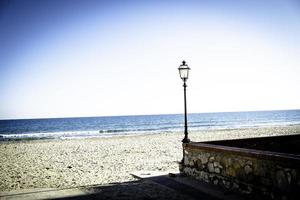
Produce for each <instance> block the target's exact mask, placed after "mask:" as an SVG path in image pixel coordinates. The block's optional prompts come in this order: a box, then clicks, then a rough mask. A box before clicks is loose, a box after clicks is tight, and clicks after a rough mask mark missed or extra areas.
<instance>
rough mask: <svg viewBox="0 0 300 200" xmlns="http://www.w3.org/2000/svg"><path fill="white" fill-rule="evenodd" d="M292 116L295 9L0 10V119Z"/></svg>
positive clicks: (79, 6) (299, 81) (299, 28)
mask: <svg viewBox="0 0 300 200" xmlns="http://www.w3.org/2000/svg"><path fill="white" fill-rule="evenodd" d="M183 59H185V60H186V61H187V64H188V65H189V66H190V67H191V74H190V79H189V80H188V111H189V112H219V111H220V112H221V111H241V110H272V109H299V108H300V92H299V91H300V90H299V87H300V78H299V77H300V3H299V1H297V0H294V1H293V0H278V1H276V0H270V1H267V0H266V1H260V0H257V1H243V0H240V1H233V0H232V1H226V0H225V1H224V0H222V1H221V0H220V1H189V0H187V1H130V0H128V1H87V0H82V1H79V0H72V1H71V0H53V1H52V0H51V1H50V0H43V1H38V0H37V1H32V0H26V1H6V0H2V1H0V119H7V118H41V117H75V116H103V115H104V116H105V115H134V114H164V113H182V112H183V93H182V92H183V91H182V82H181V80H180V78H179V75H178V70H177V68H178V66H179V65H180V63H181V61H182V60H183Z"/></svg>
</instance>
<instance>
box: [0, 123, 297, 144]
mask: <svg viewBox="0 0 300 200" xmlns="http://www.w3.org/2000/svg"><path fill="white" fill-rule="evenodd" d="M289 125H300V122H299V121H294V122H279V121H269V122H265V121H260V122H257V123H249V124H247V123H232V124H231V123H227V124H226V123H221V124H205V123H204V124H201V123H199V124H197V123H189V130H190V131H193V132H196V131H201V130H222V129H238V128H251V127H267V126H289ZM178 131H183V124H181V125H178V124H176V125H174V124H169V126H160V125H157V126H153V127H151V128H150V127H143V128H142V127H140V128H136V127H135V128H127V129H120V128H119V129H103V130H82V131H58V132H31V133H14V134H5V133H4V134H3V133H1V134H0V141H8V140H35V139H74V138H101V137H114V136H120V135H124V136H126V135H146V134H153V133H167V132H178Z"/></svg>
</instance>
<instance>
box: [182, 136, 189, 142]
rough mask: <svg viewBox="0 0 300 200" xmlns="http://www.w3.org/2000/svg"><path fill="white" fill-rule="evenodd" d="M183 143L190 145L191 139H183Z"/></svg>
mask: <svg viewBox="0 0 300 200" xmlns="http://www.w3.org/2000/svg"><path fill="white" fill-rule="evenodd" d="M181 142H182V143H190V142H191V140H190V139H189V138H186V137H185V138H183V140H182V141H181Z"/></svg>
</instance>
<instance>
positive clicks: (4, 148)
mask: <svg viewBox="0 0 300 200" xmlns="http://www.w3.org/2000/svg"><path fill="white" fill-rule="evenodd" d="M287 134H300V126H286V127H267V128H249V129H236V130H214V131H201V132H193V131H190V134H189V136H190V139H191V140H192V141H211V140H222V139H233V138H249V137H262V136H271V135H287ZM182 138H183V134H182V133H164V134H153V135H143V136H123V137H113V138H92V139H70V140H32V141H10V142H0V191H11V190H19V189H28V188H68V187H75V186H83V185H91V184H107V183H113V182H125V181H132V180H135V179H134V178H133V177H132V176H131V175H130V173H131V172H134V171H139V170H143V171H167V172H168V171H178V164H177V162H178V161H180V160H181V158H182V148H181V140H182Z"/></svg>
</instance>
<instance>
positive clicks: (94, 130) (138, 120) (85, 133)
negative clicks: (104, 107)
mask: <svg viewBox="0 0 300 200" xmlns="http://www.w3.org/2000/svg"><path fill="white" fill-rule="evenodd" d="M290 125H300V110H280V111H251V112H218V113H192V114H188V128H189V131H190V132H199V134H201V131H203V130H216V129H219V130H221V129H239V128H251V127H268V126H290ZM183 129H184V116H183V114H167V115H166V114H164V115H136V116H109V117H75V118H49V119H16V120H0V141H6V140H20V139H21V140H22V139H74V138H95V137H114V136H120V135H143V134H153V133H157V134H160V133H167V132H179V131H183Z"/></svg>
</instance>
